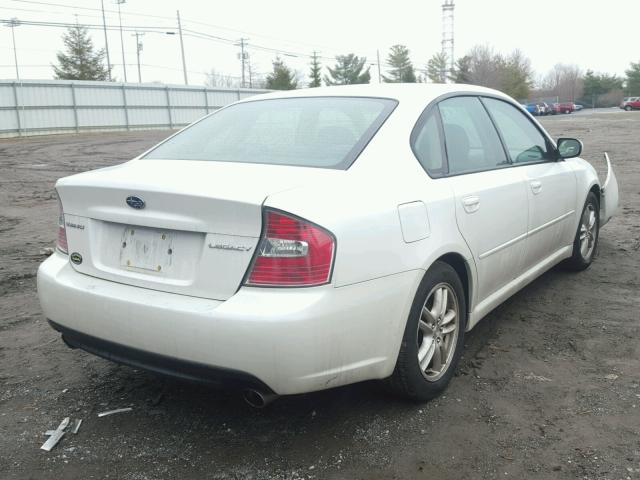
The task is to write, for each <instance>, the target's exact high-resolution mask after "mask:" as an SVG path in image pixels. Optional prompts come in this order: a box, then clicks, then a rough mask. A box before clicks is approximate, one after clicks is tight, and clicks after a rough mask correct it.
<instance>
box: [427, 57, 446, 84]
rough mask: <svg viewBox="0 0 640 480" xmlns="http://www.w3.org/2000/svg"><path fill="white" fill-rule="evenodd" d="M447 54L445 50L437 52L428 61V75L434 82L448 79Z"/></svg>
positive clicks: (442, 81)
mask: <svg viewBox="0 0 640 480" xmlns="http://www.w3.org/2000/svg"><path fill="white" fill-rule="evenodd" d="M447 63H448V62H447V55H446V54H445V53H444V52H440V53H436V54H434V55H433V57H431V58H430V59H429V61H428V62H427V77H429V80H431V81H432V82H433V83H444V82H446V81H447V73H448V72H447Z"/></svg>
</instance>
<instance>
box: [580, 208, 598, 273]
mask: <svg viewBox="0 0 640 480" xmlns="http://www.w3.org/2000/svg"><path fill="white" fill-rule="evenodd" d="M596 229H597V222H596V210H595V207H594V206H593V204H592V203H588V204H587V206H586V207H585V208H584V212H582V219H581V220H580V254H581V255H582V258H584V259H585V260H589V259H590V258H591V256H592V255H593V250H594V247H595V245H596V235H597V234H598V232H597V231H596Z"/></svg>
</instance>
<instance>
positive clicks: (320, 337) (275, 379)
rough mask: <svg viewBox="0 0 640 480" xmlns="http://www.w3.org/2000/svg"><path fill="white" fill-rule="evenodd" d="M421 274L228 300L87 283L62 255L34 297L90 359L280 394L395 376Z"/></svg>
mask: <svg viewBox="0 0 640 480" xmlns="http://www.w3.org/2000/svg"><path fill="white" fill-rule="evenodd" d="M422 275H423V272H422V271H420V270H416V271H410V272H404V273H401V274H397V275H391V276H388V277H383V278H379V279H376V280H371V281H367V282H362V283H358V284H354V285H349V286H345V287H340V288H334V287H333V286H331V285H325V286H321V287H315V288H300V289H269V288H247V287H243V288H241V289H240V290H239V291H238V292H237V293H236V294H235V295H234V296H233V297H231V298H230V299H228V300H226V301H224V302H222V301H216V300H209V299H203V298H196V297H189V296H185V295H177V294H172V293H165V292H159V291H155V290H149V289H144V288H139V287H133V286H129V285H122V284H119V283H115V282H110V281H106V280H101V279H98V278H94V277H90V276H88V275H84V274H81V273H78V272H76V271H75V270H74V269H73V268H72V267H71V266H70V265H69V262H68V259H67V257H66V256H65V255H62V254H60V253H57V252H56V253H55V254H53V255H52V256H51V257H49V258H48V259H47V260H46V261H45V262H44V263H43V264H42V265H41V266H40V269H39V270H38V295H39V298H40V303H41V305H42V309H43V311H44V313H45V316H46V317H47V318H48V319H49V320H50V321H51V322H53V323H54V328H56V329H58V330H60V331H62V333H63V335H64V336H65V338H66V339H67V340H68V341H69V342H70V343H71V344H75V345H77V346H79V347H80V348H83V349H85V350H87V351H89V352H91V353H94V354H97V355H100V356H103V357H106V358H109V359H111V360H114V361H118V362H121V363H127V364H130V365H135V366H138V367H141V368H145V369H148V370H153V371H157V372H160V373H165V374H170V375H175V376H179V377H183V378H189V379H196V380H205V381H210V382H211V383H217V384H219V383H223V384H228V385H230V386H235V385H238V384H247V385H251V386H258V387H261V388H265V387H266V388H268V389H269V390H272V391H273V392H275V393H277V394H280V395H284V394H294V393H302V392H308V391H314V390H322V389H325V388H331V387H335V386H338V385H344V384H348V383H354V382H359V381H362V380H369V379H375V378H384V377H387V376H389V375H390V374H391V373H392V371H393V368H394V366H395V361H396V358H397V354H398V350H399V346H400V341H401V338H402V334H403V330H404V324H405V320H406V318H407V315H408V312H409V308H410V305H411V302H412V300H413V296H414V294H415V289H416V288H417V286H418V283H419V281H420V279H421V278H422ZM221 373H222V374H221Z"/></svg>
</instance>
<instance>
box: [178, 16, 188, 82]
mask: <svg viewBox="0 0 640 480" xmlns="http://www.w3.org/2000/svg"><path fill="white" fill-rule="evenodd" d="M176 13H177V15H178V33H179V34H180V51H181V52H182V72H183V73H184V84H185V85H189V80H188V79H187V61H186V60H185V58H184V40H183V39H182V23H181V22H180V10H176Z"/></svg>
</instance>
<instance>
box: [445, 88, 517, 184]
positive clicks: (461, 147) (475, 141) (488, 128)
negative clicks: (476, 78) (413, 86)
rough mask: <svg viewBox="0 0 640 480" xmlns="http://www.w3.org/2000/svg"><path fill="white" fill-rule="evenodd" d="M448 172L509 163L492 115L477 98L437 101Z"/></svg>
mask: <svg viewBox="0 0 640 480" xmlns="http://www.w3.org/2000/svg"><path fill="white" fill-rule="evenodd" d="M438 108H439V110H440V115H441V117H442V127H443V130H444V138H445V144H446V148H447V157H448V159H449V173H450V174H454V175H455V174H460V173H469V172H477V171H482V170H491V169H495V168H498V167H502V166H506V165H508V160H507V156H506V154H505V152H504V148H503V147H502V143H501V142H500V138H499V137H498V133H497V132H496V130H495V128H494V127H493V124H492V122H491V119H490V118H489V115H488V114H487V112H486V110H485V109H484V107H483V106H482V104H481V103H480V100H479V99H478V98H476V97H455V98H449V99H447V100H443V101H442V102H440V103H439V104H438Z"/></svg>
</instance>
